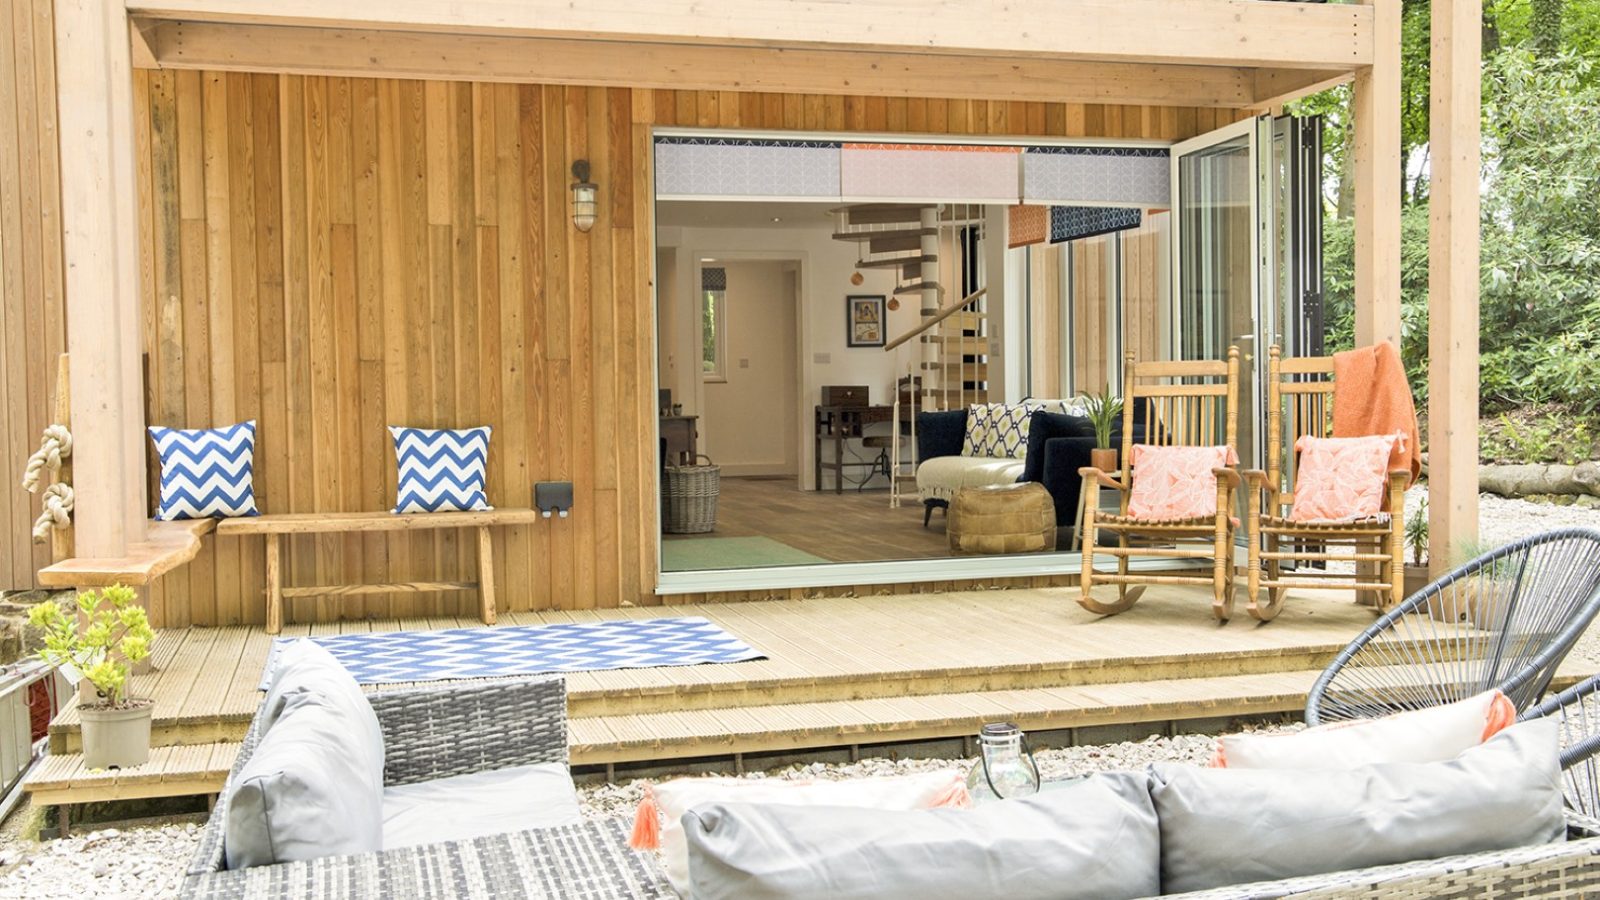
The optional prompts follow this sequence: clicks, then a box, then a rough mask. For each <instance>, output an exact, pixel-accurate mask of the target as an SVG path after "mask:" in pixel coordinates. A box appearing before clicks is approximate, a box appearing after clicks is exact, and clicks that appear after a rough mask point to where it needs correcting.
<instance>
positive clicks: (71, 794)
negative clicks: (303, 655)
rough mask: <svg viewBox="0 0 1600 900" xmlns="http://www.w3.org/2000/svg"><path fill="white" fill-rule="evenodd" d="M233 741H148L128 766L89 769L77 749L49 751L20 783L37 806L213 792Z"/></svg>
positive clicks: (232, 754)
mask: <svg viewBox="0 0 1600 900" xmlns="http://www.w3.org/2000/svg"><path fill="white" fill-rule="evenodd" d="M239 747H240V745H239V744H238V743H237V742H233V741H221V742H217V743H212V744H189V745H185V746H173V747H152V748H151V750H150V759H149V761H148V762H146V763H145V764H144V765H142V766H134V767H133V768H131V769H90V768H88V767H87V766H85V765H84V760H83V755H82V754H80V753H62V754H56V753H52V754H50V755H48V756H46V757H45V758H44V759H43V760H42V761H41V762H40V763H39V765H38V767H37V768H35V769H34V770H33V771H32V772H29V773H28V777H27V778H25V779H24V780H23V782H22V789H23V790H24V791H27V792H28V793H29V794H31V795H32V797H33V802H34V803H36V804H39V805H41V806H55V805H58V804H62V803H99V802H102V801H109V800H146V799H150V798H152V797H192V796H195V795H198V794H215V793H218V792H220V791H221V790H222V783H223V782H224V781H226V780H227V778H228V771H229V770H230V769H232V768H233V762H234V760H235V759H236V758H238V756H239Z"/></svg>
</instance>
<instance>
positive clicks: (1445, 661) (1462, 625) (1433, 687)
mask: <svg viewBox="0 0 1600 900" xmlns="http://www.w3.org/2000/svg"><path fill="white" fill-rule="evenodd" d="M1597 612H1600V531H1596V530H1593V529H1587V528H1567V529H1562V530H1559V531H1551V532H1548V533H1545V534H1541V535H1535V536H1534V537H1530V538H1524V539H1522V540H1520V541H1517V542H1515V543H1512V544H1507V545H1506V546H1504V547H1501V548H1499V549H1497V550H1494V551H1493V552H1490V553H1487V554H1484V555H1483V556H1480V557H1478V558H1477V559H1474V560H1473V561H1471V562H1469V563H1467V564H1466V565H1464V566H1462V567H1460V568H1459V569H1456V570H1455V571H1454V572H1451V573H1450V574H1448V575H1446V576H1444V577H1443V578H1440V579H1439V580H1437V581H1435V582H1433V583H1432V584H1429V585H1428V586H1427V587H1425V588H1423V589H1422V590H1421V591H1418V592H1417V593H1416V594H1413V595H1412V596H1411V597H1408V598H1407V599H1406V601H1405V602H1404V603H1402V604H1400V605H1399V606H1397V607H1395V608H1394V609H1393V610H1391V611H1390V612H1389V613H1387V614H1386V615H1384V616H1383V617H1382V618H1380V619H1379V620H1378V621H1376V622H1374V623H1373V624H1372V627H1370V628H1368V629H1367V630H1366V631H1364V632H1362V634H1361V636H1360V637H1357V638H1356V639H1355V640H1354V641H1352V642H1351V644H1350V646H1348V647H1346V648H1345V649H1344V650H1343V651H1342V652H1340V654H1339V655H1338V656H1337V657H1336V658H1335V659H1334V661H1333V663H1332V664H1331V665H1329V666H1328V668H1327V669H1326V670H1324V671H1323V673H1322V675H1321V677H1319V678H1318V679H1317V683H1316V685H1315V686H1313V687H1312V689H1311V694H1310V696H1309V698H1308V699H1307V701H1306V724H1307V725H1317V724H1320V723H1322V722H1329V721H1338V720H1344V719H1367V718H1374V717H1377V716H1384V715H1388V714H1390V713H1394V712H1400V711H1403V710H1408V709H1422V708H1425V707H1429V706H1438V705H1440V704H1444V703H1451V702H1454V701H1456V700H1461V699H1463V698H1466V697H1470V696H1472V695H1474V694H1478V693H1481V692H1483V691H1486V690H1489V689H1491V688H1499V689H1500V690H1501V691H1503V692H1504V693H1505V694H1506V696H1507V697H1509V698H1510V699H1511V701H1512V703H1514V704H1515V705H1516V708H1517V710H1518V711H1519V712H1520V711H1524V710H1527V709H1528V708H1529V707H1531V706H1533V705H1534V704H1535V703H1536V702H1537V701H1538V700H1539V698H1540V697H1541V696H1542V695H1543V694H1544V692H1545V689H1546V688H1548V687H1549V685H1550V679H1551V677H1552V676H1553V675H1555V671H1556V667H1557V666H1559V665H1560V664H1561V661H1562V659H1564V658H1565V657H1566V655H1567V653H1568V652H1569V651H1570V650H1571V649H1572V646H1573V644H1575V643H1576V642H1577V640H1578V638H1579V637H1580V636H1581V635H1582V634H1583V632H1584V629H1586V628H1587V627H1588V626H1589V623H1590V622H1592V621H1593V620H1594V618H1595V614H1596V613H1597Z"/></svg>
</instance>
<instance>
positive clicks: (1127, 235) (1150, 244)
mask: <svg viewBox="0 0 1600 900" xmlns="http://www.w3.org/2000/svg"><path fill="white" fill-rule="evenodd" d="M1169 218H1171V216H1170V214H1169V213H1164V212H1163V213H1154V214H1152V213H1148V212H1147V213H1145V217H1144V223H1143V224H1141V225H1140V226H1139V227H1138V228H1134V229H1130V230H1128V231H1124V232H1122V233H1121V235H1122V348H1123V351H1124V352H1127V351H1132V352H1133V353H1134V354H1135V355H1136V356H1137V357H1138V358H1139V359H1159V358H1160V353H1161V331H1160V328H1161V319H1160V309H1159V303H1160V301H1161V293H1162V291H1161V273H1162V272H1163V271H1164V269H1163V265H1162V260H1161V254H1162V251H1163V248H1164V247H1165V246H1166V245H1165V244H1164V243H1163V240H1162V239H1163V236H1164V235H1165V234H1166V232H1167V221H1168V219H1169Z"/></svg>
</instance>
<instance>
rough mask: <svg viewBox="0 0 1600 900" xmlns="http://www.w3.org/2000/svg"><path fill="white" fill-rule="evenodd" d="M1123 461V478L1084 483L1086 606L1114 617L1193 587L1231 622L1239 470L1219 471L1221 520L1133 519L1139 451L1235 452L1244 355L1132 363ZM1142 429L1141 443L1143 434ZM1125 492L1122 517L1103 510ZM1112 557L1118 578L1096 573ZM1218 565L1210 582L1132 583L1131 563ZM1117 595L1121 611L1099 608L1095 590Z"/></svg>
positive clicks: (1148, 575) (1159, 577)
mask: <svg viewBox="0 0 1600 900" xmlns="http://www.w3.org/2000/svg"><path fill="white" fill-rule="evenodd" d="M1123 372H1124V375H1123V380H1122V385H1123V405H1122V453H1121V458H1120V467H1121V468H1120V471H1119V472H1118V473H1117V474H1116V475H1115V476H1113V475H1111V474H1109V473H1106V472H1102V471H1101V470H1099V469H1096V468H1093V467H1090V466H1086V467H1084V468H1082V469H1079V470H1078V472H1079V474H1080V475H1082V476H1083V496H1084V498H1085V501H1084V504H1083V529H1082V532H1081V533H1082V535H1083V596H1081V597H1080V598H1079V599H1078V603H1079V604H1080V605H1081V606H1083V608H1084V609H1087V610H1089V611H1090V612H1094V613H1099V614H1100V615H1107V616H1109V615H1115V614H1116V613H1120V612H1123V611H1125V610H1127V609H1128V608H1129V607H1131V606H1133V604H1134V603H1136V602H1138V600H1139V597H1140V595H1142V594H1143V593H1144V589H1145V586H1147V585H1151V584H1193V585H1203V586H1209V587H1210V588H1211V590H1212V601H1211V611H1212V613H1213V614H1215V615H1216V617H1217V619H1219V620H1220V621H1223V622H1226V621H1227V620H1228V617H1229V616H1231V615H1232V613H1233V572H1234V564H1233V543H1234V541H1233V536H1234V532H1235V531H1236V530H1237V528H1238V524H1239V523H1238V520H1237V519H1235V518H1234V517H1233V515H1232V513H1233V506H1234V496H1235V493H1236V492H1237V491H1238V489H1239V485H1240V478H1239V473H1238V472H1237V471H1235V470H1234V469H1233V468H1231V467H1227V466H1223V467H1219V468H1216V469H1213V470H1212V472H1213V474H1214V475H1215V476H1216V478H1217V509H1216V513H1215V514H1214V515H1210V516H1200V517H1193V518H1181V519H1147V518H1135V517H1133V516H1130V515H1129V514H1128V501H1129V499H1130V498H1131V496H1132V492H1133V447H1134V445H1135V444H1136V443H1137V444H1154V445H1160V446H1167V447H1205V446H1217V445H1221V444H1226V445H1227V446H1229V447H1233V446H1235V445H1236V443H1237V441H1238V433H1239V413H1238V409H1237V404H1236V403H1235V400H1236V398H1237V397H1238V384H1239V348H1237V347H1229V348H1228V358H1227V360H1226V361H1221V360H1198V361H1174V362H1134V358H1133V354H1132V353H1129V354H1128V355H1127V359H1126V362H1125V364H1124V369H1123ZM1135 421H1138V422H1141V423H1143V434H1136V433H1135V426H1134V423H1135ZM1102 487H1105V488H1110V489H1112V490H1114V491H1117V492H1118V493H1119V494H1120V495H1121V497H1120V500H1121V502H1120V504H1119V511H1118V512H1117V513H1115V514H1113V513H1108V512H1102V511H1101V510H1100V488H1102ZM1102 531H1108V532H1112V533H1114V534H1115V535H1116V537H1117V545H1116V546H1114V547H1113V546H1106V547H1101V546H1099V543H1098V540H1099V533H1100V532H1102ZM1098 556H1113V557H1116V560H1117V571H1116V573H1115V574H1112V573H1109V572H1098V571H1096V570H1095V558H1096V557H1098ZM1196 557H1204V558H1209V559H1210V560H1211V572H1210V574H1209V575H1193V574H1179V573H1173V572H1139V573H1133V574H1130V573H1129V571H1128V560H1129V559H1132V558H1166V559H1195V558H1196ZM1109 584H1114V585H1116V586H1117V599H1116V601H1115V602H1110V603H1107V602H1102V601H1100V600H1097V599H1095V597H1094V595H1093V589H1094V588H1095V587H1097V586H1100V585H1109Z"/></svg>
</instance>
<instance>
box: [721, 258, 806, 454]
mask: <svg viewBox="0 0 1600 900" xmlns="http://www.w3.org/2000/svg"><path fill="white" fill-rule="evenodd" d="M708 265H709V264H708ZM716 265H719V266H721V267H722V268H724V269H725V270H726V271H727V276H728V290H727V293H726V297H725V299H724V301H723V302H724V303H725V304H726V308H725V309H724V313H723V314H724V320H723V321H724V324H725V326H726V328H727V335H726V340H725V343H724V345H723V348H724V353H725V354H726V360H725V363H724V376H725V378H724V380H722V381H708V382H706V384H705V388H704V402H705V407H704V409H703V410H702V411H701V413H700V422H699V425H700V452H702V453H705V454H706V455H708V456H710V457H711V458H712V459H713V460H715V461H716V463H717V464H718V465H720V466H721V467H722V472H723V474H724V475H785V474H787V475H796V474H798V473H799V447H798V445H799V443H800V442H799V440H798V439H797V437H796V435H797V434H798V427H799V426H798V422H797V418H798V417H797V415H796V408H797V406H798V404H799V399H800V392H799V388H798V372H797V366H796V362H795V360H796V354H797V353H798V343H799V342H798V340H797V338H798V322H797V318H798V317H797V306H796V293H797V286H796V275H797V274H798V264H797V263H795V262H792V261H788V262H785V261H775V262H767V261H758V260H749V261H734V260H730V261H727V262H718V263H716Z"/></svg>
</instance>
